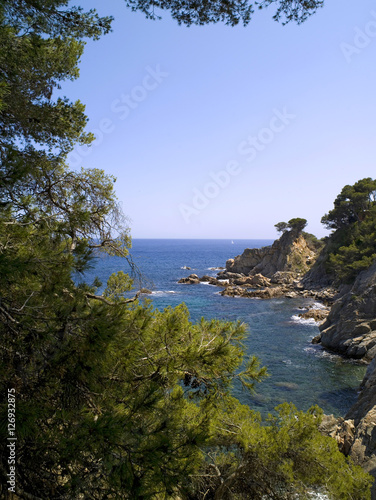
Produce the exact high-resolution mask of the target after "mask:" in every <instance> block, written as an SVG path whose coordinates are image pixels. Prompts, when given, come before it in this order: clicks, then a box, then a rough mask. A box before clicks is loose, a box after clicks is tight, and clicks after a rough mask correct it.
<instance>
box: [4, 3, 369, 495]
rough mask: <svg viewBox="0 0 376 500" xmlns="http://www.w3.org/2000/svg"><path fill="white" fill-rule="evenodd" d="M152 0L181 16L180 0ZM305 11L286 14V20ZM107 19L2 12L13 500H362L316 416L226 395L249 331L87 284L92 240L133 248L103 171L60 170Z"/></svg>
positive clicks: (121, 281) (77, 129)
mask: <svg viewBox="0 0 376 500" xmlns="http://www.w3.org/2000/svg"><path fill="white" fill-rule="evenodd" d="M269 3H270V2H265V5H267V4H269ZM155 5H157V4H155ZM221 5H222V4H221ZM231 5H232V6H231ZM282 5H284V6H285V7H286V9H287V8H288V7H289V8H291V9H292V7H293V6H296V7H297V8H298V7H299V8H303V7H304V8H305V9H306V10H307V11H308V12H309V11H310V9H311V10H312V9H313V8H314V4H313V2H312V3H311V2H281V6H282ZM141 7H142V6H141ZM144 7H145V9H148V8H149V7H150V6H149V7H148V6H147V4H144ZM142 8H143V7H142ZM142 8H141V10H142ZM163 8H169V9H170V10H171V11H172V14H173V16H175V17H176V18H177V19H179V16H181V15H183V13H184V9H186V7H184V8H183V10H179V9H178V8H177V7H175V6H174V4H173V3H169V4H168V5H167V4H165V5H164V6H163ZM206 8H207V9H208V14H207V15H208V16H209V17H208V18H207V19H206V18H205V16H204V14H203V12H201V11H200V9H198V10H197V9H196V10H197V12H198V17H197V18H192V17H191V18H190V17H189V15H188V17H184V15H185V14H184V15H183V18H182V22H186V23H187V24H189V23H190V22H198V23H200V22H204V21H205V22H210V20H220V19H222V20H225V21H226V20H229V19H232V21H231V22H233V23H234V24H235V20H236V19H237V16H241V15H243V14H244V12H245V11H244V12H243V14H242V10H241V9H240V11H237V12H236V8H237V4H230V6H228V5H224V4H223V5H222V6H220V5H219V4H218V5H217V4H206ZM231 8H233V9H235V10H234V12H233V14H231V16H232V17H231V16H230V14H229V13H228V11H229V9H230V10H231ZM243 8H244V9H245V5H243ZM176 9H177V10H176ZM188 11H189V12H191V11H192V9H191V8H189V9H188ZM223 12H225V14H224V13H223ZM281 12H282V11H281ZM284 12H285V13H286V12H288V10H287V11H284ZM301 12H302V11H301V10H298V11H297V12H296V13H295V14H294V13H293V11H292V10H291V14H292V15H295V16H298V17H297V20H300V19H301V17H299V16H301ZM221 16H222V17H221ZM223 16H224V17H223ZM226 16H227V17H226ZM229 16H230V17H229ZM109 29H110V18H100V17H99V16H98V15H97V14H96V13H95V11H90V12H88V13H85V12H83V11H82V10H81V9H79V8H75V7H69V6H68V2H67V1H65V0H48V1H47V2H46V1H43V2H42V1H40V0H12V1H11V0H4V1H3V2H2V3H1V5H0V47H1V51H0V100H1V101H0V125H1V132H0V161H1V164H0V276H1V280H0V320H1V322H0V341H1V350H0V420H1V425H0V438H1V440H2V442H3V443H5V442H6V440H7V436H8V434H7V416H8V415H7V399H6V397H7V390H8V389H9V388H12V389H15V392H16V408H17V411H16V422H17V425H16V429H17V430H16V432H17V444H16V449H17V464H16V472H15V474H16V492H17V495H18V498H21V499H35V498H42V499H46V500H47V499H48V500H55V499H56V500H57V499H60V500H62V499H63V500H64V499H69V500H71V499H76V498H77V499H79V498H92V499H105V498H124V499H135V498H142V499H162V498H171V499H173V498H175V499H177V498H186V499H188V498H192V499H193V498H197V499H199V498H204V496H205V498H216V499H218V498H228V497H229V496H230V495H232V496H233V498H236V497H238V498H242V495H243V497H244V495H245V494H246V495H248V498H249V497H250V496H251V497H252V495H254V496H253V498H262V496H260V495H265V494H273V495H274V497H277V498H285V497H286V495H287V493H289V494H290V492H295V491H303V490H305V489H306V488H309V487H316V486H321V485H322V486H325V489H326V490H327V491H330V492H331V491H335V490H336V488H337V485H340V486H341V487H340V488H339V487H338V488H339V489H338V491H340V492H342V491H343V492H344V493H343V494H342V493H341V495H342V496H338V495H337V497H338V498H358V497H357V496H356V494H357V493H356V491H358V492H360V493H359V494H362V495H363V497H362V498H364V499H366V498H367V496H368V489H369V488H368V483H369V480H368V478H367V476H366V475H365V474H364V473H363V472H362V471H361V469H359V468H357V467H355V466H353V465H352V464H351V463H350V462H347V461H346V460H345V458H344V457H343V456H342V455H340V453H339V452H338V450H337V448H336V447H335V445H334V444H333V443H334V442H333V441H330V444H329V441H325V442H324V441H322V442H321V441H319V437H318V434H317V424H318V422H319V413H318V412H317V410H312V411H311V412H309V413H308V414H307V415H303V414H301V413H298V412H297V411H296V410H295V409H294V408H290V407H288V408H287V407H286V408H282V409H281V410H280V413H279V415H280V416H279V417H278V418H277V420H275V419H274V420H271V421H270V422H268V423H267V425H261V419H260V416H259V415H258V414H256V413H255V412H253V411H252V410H250V409H249V408H248V407H245V406H243V405H241V404H240V403H239V402H238V401H237V400H236V399H234V398H233V397H232V396H231V390H232V386H233V384H234V383H235V382H236V381H237V382H238V383H240V384H242V385H243V387H244V389H245V390H253V387H254V384H255V383H256V382H259V381H260V380H261V379H262V378H263V377H264V376H265V375H266V370H265V368H262V367H260V365H259V362H258V361H257V359H256V358H254V357H250V358H249V359H244V354H245V348H244V345H243V340H244V337H245V335H246V327H245V325H242V324H240V323H228V322H222V321H215V320H212V321H205V320H204V319H203V320H201V321H200V322H198V323H197V324H192V323H191V322H190V320H189V313H188V311H187V309H186V308H185V306H184V305H182V306H179V307H177V308H175V309H172V308H168V309H166V310H165V311H161V312H160V311H155V310H153V308H152V307H151V305H150V304H148V303H147V302H145V303H139V301H138V300H137V295H136V296H134V297H132V298H129V297H128V298H126V297H127V296H126V295H125V294H126V293H128V292H129V291H130V290H131V288H132V280H131V278H130V277H129V276H128V274H126V273H124V272H120V273H117V274H115V275H112V276H110V277H109V279H108V282H107V286H106V288H105V290H104V292H103V293H102V294H101V295H99V292H98V288H99V287H100V286H101V285H100V283H99V280H97V279H96V280H95V281H94V282H93V283H87V282H86V281H85V279H84V276H83V275H82V273H84V271H85V270H86V269H87V268H88V267H89V266H90V265H91V263H92V260H93V259H95V258H96V257H97V255H98V252H99V251H106V252H108V253H110V254H111V255H119V256H122V257H124V258H125V259H127V258H128V251H129V248H130V245H131V242H130V237H129V232H128V227H127V221H126V218H125V217H124V215H123V214H122V212H121V210H120V208H119V204H118V202H117V199H116V196H115V193H114V181H115V180H114V178H112V177H111V176H108V175H106V174H105V173H104V172H103V171H101V170H98V169H86V170H81V171H72V170H70V169H69V166H68V165H67V164H66V156H67V153H68V152H69V151H70V150H71V149H72V148H73V146H74V145H75V144H76V143H77V142H80V143H87V144H88V143H90V141H91V140H92V137H91V136H90V134H86V133H85V131H84V127H85V124H86V121H87V119H86V117H85V115H84V106H83V105H82V104H81V103H80V102H76V103H71V102H70V101H69V100H68V99H67V98H57V99H55V98H54V91H55V90H58V88H59V84H60V82H61V81H63V80H64V79H74V78H76V77H77V76H78V69H77V62H78V60H79V58H80V57H81V54H82V49H83V43H84V42H83V39H84V38H85V37H91V38H93V39H97V38H98V37H99V36H100V35H101V34H103V33H106V32H108V31H109ZM290 222H291V221H290ZM76 273H81V275H82V276H83V278H82V279H81V280H80V283H77V281H75V280H74V279H73V276H74V275H75V274H76ZM296 422H298V423H296ZM323 439H324V438H323ZM316 441H317V442H318V443H319V444H317V445H315V442H316ZM306 449H307V450H308V451H307V452H305V450H306ZM7 451H8V450H7V448H6V447H2V448H1V450H0V476H1V479H2V486H1V490H0V492H1V496H2V498H6V497H7V495H8V490H7V479H8V475H7V474H8V472H9V468H8V453H7ZM324 452H325V453H324ZM329 462H330V463H329ZM330 466H332V467H331V468H330ZM334 468H335V471H336V474H334ZM318 469H321V470H325V471H326V472H328V476H326V475H324V476H321V477H319V475H318V473H317V470H318ZM208 470H210V471H211V475H210V474H208V473H207V471H208ZM213 471H214V472H215V474H214V476H213ZM244 471H246V472H247V474H246V475H245V474H244ZM270 471H272V474H271V473H270ZM213 478H214V479H213ZM324 479H325V484H323V482H324ZM208 481H209V483H208V487H207V492H205V493H203V490H202V488H203V485H205V484H206V482H208ZM243 487H245V488H248V493H244V491H247V490H244V489H243V490H241V488H243ZM209 493H210V495H211V496H210V495H209ZM208 495H209V496H208ZM346 495H347V496H346ZM337 497H333V498H337Z"/></svg>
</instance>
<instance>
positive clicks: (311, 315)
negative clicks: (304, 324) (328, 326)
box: [298, 307, 329, 324]
mask: <svg viewBox="0 0 376 500" xmlns="http://www.w3.org/2000/svg"><path fill="white" fill-rule="evenodd" d="M328 314H329V309H328V308H325V309H318V308H315V307H310V308H309V309H308V311H305V312H302V313H300V314H299V315H298V316H299V318H302V319H314V320H315V321H316V323H319V324H322V323H323V322H324V321H325V320H326V318H327V316H328Z"/></svg>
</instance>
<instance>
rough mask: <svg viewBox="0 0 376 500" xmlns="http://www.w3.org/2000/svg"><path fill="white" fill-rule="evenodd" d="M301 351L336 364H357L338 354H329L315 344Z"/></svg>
mask: <svg viewBox="0 0 376 500" xmlns="http://www.w3.org/2000/svg"><path fill="white" fill-rule="evenodd" d="M303 351H304V352H307V353H308V354H313V355H314V356H317V357H319V358H325V359H329V360H330V361H337V362H338V361H341V362H344V363H349V364H357V363H356V361H357V360H353V359H346V358H343V357H342V356H340V355H339V354H335V353H333V352H329V351H327V350H326V349H324V348H323V347H322V346H321V345H317V344H315V345H310V346H309V347H305V348H304V349H303ZM354 362H355V363H354Z"/></svg>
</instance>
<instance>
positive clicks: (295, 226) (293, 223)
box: [274, 217, 308, 234]
mask: <svg viewBox="0 0 376 500" xmlns="http://www.w3.org/2000/svg"><path fill="white" fill-rule="evenodd" d="M307 224H308V222H307V219H302V218H301V217H295V218H294V219H290V220H289V221H288V222H277V224H275V225H274V227H275V228H276V229H277V231H278V232H279V233H285V232H286V231H293V232H294V233H296V234H300V233H301V232H302V231H303V229H304V228H305V227H306V225H307Z"/></svg>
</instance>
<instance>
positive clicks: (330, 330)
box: [317, 263, 376, 361]
mask: <svg viewBox="0 0 376 500" xmlns="http://www.w3.org/2000/svg"><path fill="white" fill-rule="evenodd" d="M320 330H321V333H320V336H319V338H318V339H317V341H318V342H321V344H322V345H323V346H324V347H326V348H328V349H331V350H333V351H336V352H339V353H340V354H343V355H344V356H347V357H350V358H355V359H364V360H365V361H371V360H372V359H373V357H374V356H375V354H376V263H375V264H373V265H372V266H371V267H370V268H369V269H367V270H366V271H363V272H361V273H360V274H359V275H358V277H357V279H356V280H355V282H354V284H353V285H352V286H343V287H342V291H341V295H340V297H339V298H338V299H337V300H336V302H335V303H334V304H333V306H332V308H331V311H330V313H329V316H328V318H327V320H326V321H325V322H324V323H323V324H322V325H321V327H320Z"/></svg>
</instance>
